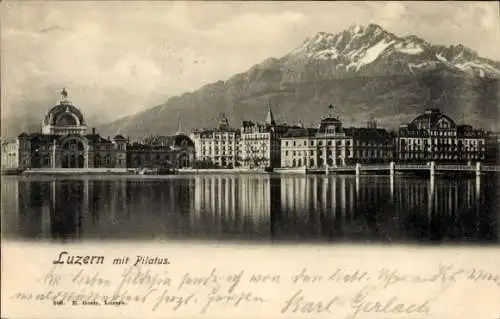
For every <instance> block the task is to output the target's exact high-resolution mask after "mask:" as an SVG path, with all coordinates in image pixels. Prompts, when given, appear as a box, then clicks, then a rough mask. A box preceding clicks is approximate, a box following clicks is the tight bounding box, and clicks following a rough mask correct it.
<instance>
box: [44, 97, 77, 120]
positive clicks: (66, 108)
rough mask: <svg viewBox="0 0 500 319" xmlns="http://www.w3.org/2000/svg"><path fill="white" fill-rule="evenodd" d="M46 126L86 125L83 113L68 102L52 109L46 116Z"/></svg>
mask: <svg viewBox="0 0 500 319" xmlns="http://www.w3.org/2000/svg"><path fill="white" fill-rule="evenodd" d="M43 124H44V125H53V126H80V125H85V119H84V118H83V114H82V112H80V110H79V109H78V108H77V107H75V106H74V105H72V104H70V103H68V102H61V103H60V104H58V105H56V106H54V107H52V108H51V109H50V111H49V112H48V113H47V115H46V116H45V119H44V121H43Z"/></svg>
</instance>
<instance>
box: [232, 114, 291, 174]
mask: <svg viewBox="0 0 500 319" xmlns="http://www.w3.org/2000/svg"><path fill="white" fill-rule="evenodd" d="M290 128H291V126H289V125H286V124H277V123H276V121H275V119H274V115H273V111H272V110H271V108H269V110H268V111H267V116H266V120H265V122H264V123H254V122H251V121H243V122H242V125H241V129H240V132H241V142H240V150H241V166H243V167H248V168H266V167H279V166H280V164H281V137H283V136H284V135H285V134H286V132H287V131H288V130H289V129H290Z"/></svg>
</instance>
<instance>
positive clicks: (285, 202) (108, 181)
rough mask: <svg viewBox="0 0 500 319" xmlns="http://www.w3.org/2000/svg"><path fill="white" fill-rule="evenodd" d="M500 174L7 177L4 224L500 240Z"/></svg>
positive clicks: (228, 236)
mask: <svg viewBox="0 0 500 319" xmlns="http://www.w3.org/2000/svg"><path fill="white" fill-rule="evenodd" d="M499 197H500V188H499V187H498V180H497V177H491V176H490V177H488V176H483V177H481V178H480V179H478V178H475V177H471V178H467V177H465V178H460V179H453V178H445V177H436V178H434V179H432V180H431V179H429V178H423V177H402V176H396V177H394V178H393V179H391V178H390V177H389V176H359V177H356V176H348V175H346V176H340V175H338V176H321V175H314V176H313V175H309V176H303V175H302V176H301V175H296V176H278V175H244V174H241V175H213V176H212V175H198V176H170V177H161V178H158V177H156V178H155V177H130V176H123V177H100V178H96V177H71V178H68V177H57V178H54V177H23V176H3V177H2V234H3V236H4V237H6V238H10V239H22V240H56V241H68V240H69V241H75V240H76V241H78V240H96V239H123V240H151V239H161V240H168V239H175V240H180V239H182V240H184V239H185V240H189V239H193V240H203V239H210V240H218V241H238V240H255V241H258V242H266V243H268V242H290V241H291V242H309V241H312V242H318V241H319V242H392V243H402V242H428V243H456V242H464V243H498V242H499V238H500V205H499Z"/></svg>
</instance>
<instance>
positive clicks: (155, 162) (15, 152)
mask: <svg viewBox="0 0 500 319" xmlns="http://www.w3.org/2000/svg"><path fill="white" fill-rule="evenodd" d="M61 97H62V98H61V101H60V102H59V104H57V105H55V106H54V107H52V108H51V109H50V110H49V111H48V112H47V115H46V116H45V118H44V120H43V122H42V127H41V131H40V132H37V133H30V134H27V133H21V134H20V135H19V136H18V137H17V138H15V139H12V140H2V168H18V169H31V168H127V167H158V166H159V167H166V166H168V167H172V168H178V167H189V166H190V165H192V163H193V161H194V152H195V150H194V144H193V142H192V141H191V139H190V138H189V137H187V136H185V135H182V134H178V135H175V136H170V137H165V138H160V139H158V140H156V141H154V142H153V141H150V142H148V143H144V144H137V143H136V144H132V145H129V141H128V139H127V138H125V137H123V136H122V135H116V136H115V137H113V138H104V137H102V136H100V135H99V134H97V133H96V131H95V129H92V133H90V134H88V133H87V123H86V121H85V118H84V116H83V114H82V112H81V111H80V109H79V108H77V107H76V106H74V105H73V104H72V103H71V102H70V101H69V100H68V93H67V92H66V90H64V89H63V91H62V92H61ZM158 156H159V157H158Z"/></svg>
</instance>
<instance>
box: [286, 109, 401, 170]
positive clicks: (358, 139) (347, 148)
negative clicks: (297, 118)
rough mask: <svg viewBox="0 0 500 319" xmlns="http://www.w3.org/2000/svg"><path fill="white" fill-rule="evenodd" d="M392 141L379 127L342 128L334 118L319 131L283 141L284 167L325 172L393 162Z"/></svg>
mask: <svg viewBox="0 0 500 319" xmlns="http://www.w3.org/2000/svg"><path fill="white" fill-rule="evenodd" d="M393 148H394V143H393V137H392V136H391V134H389V132H387V131H386V130H383V129H377V128H376V127H366V128H353V127H351V128H343V127H342V122H341V121H340V120H339V119H338V118H335V117H332V116H330V117H326V118H324V119H322V120H321V122H320V124H319V127H318V128H294V129H291V130H289V131H288V132H287V133H286V135H285V136H284V137H283V138H282V139H281V167H307V168H325V167H338V166H345V165H352V164H355V163H385V162H390V161H391V160H392V159H393Z"/></svg>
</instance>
